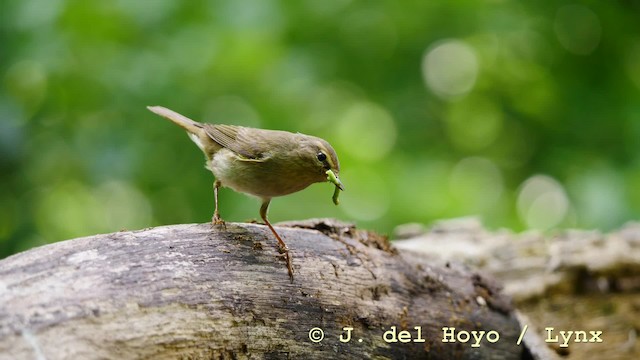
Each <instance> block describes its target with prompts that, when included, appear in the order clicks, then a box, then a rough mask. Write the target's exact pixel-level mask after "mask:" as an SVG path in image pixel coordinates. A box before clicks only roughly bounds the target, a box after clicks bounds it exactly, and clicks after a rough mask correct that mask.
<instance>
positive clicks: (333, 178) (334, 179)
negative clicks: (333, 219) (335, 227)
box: [326, 170, 344, 205]
mask: <svg viewBox="0 0 640 360" xmlns="http://www.w3.org/2000/svg"><path fill="white" fill-rule="evenodd" d="M326 174H327V181H328V182H330V183H332V184H334V185H335V186H336V189H335V191H334V192H333V203H334V204H336V205H338V204H339V203H340V201H339V200H338V195H339V194H340V190H342V191H344V185H342V182H341V181H340V179H338V178H337V177H336V174H334V173H333V171H332V170H327V172H326Z"/></svg>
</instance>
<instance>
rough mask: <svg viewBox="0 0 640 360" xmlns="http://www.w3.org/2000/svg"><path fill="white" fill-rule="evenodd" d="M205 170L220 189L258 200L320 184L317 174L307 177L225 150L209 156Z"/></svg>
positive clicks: (273, 162) (275, 163)
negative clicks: (219, 183)
mask: <svg viewBox="0 0 640 360" xmlns="http://www.w3.org/2000/svg"><path fill="white" fill-rule="evenodd" d="M208 168H209V169H210V170H211V172H213V174H214V176H215V177H216V179H218V180H220V182H221V183H222V185H223V186H226V187H229V188H231V189H233V190H235V191H237V192H242V193H246V194H250V195H254V196H257V197H261V198H267V197H269V198H270V197H276V196H283V195H287V194H291V193H294V192H297V191H300V190H302V189H304V188H306V187H308V186H309V185H311V184H313V183H314V182H319V181H323V179H322V177H321V176H319V175H318V174H315V173H313V174H309V173H308V171H305V169H300V168H298V167H296V166H295V164H294V165H291V164H288V163H286V162H283V161H281V160H278V159H277V158H270V157H267V158H265V159H260V160H251V159H243V158H241V157H239V156H238V155H237V154H235V153H234V152H233V151H231V150H228V149H226V148H222V149H220V150H219V151H217V152H216V153H215V154H214V155H213V156H212V158H211V160H210V161H209V162H208Z"/></svg>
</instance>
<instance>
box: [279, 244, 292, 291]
mask: <svg viewBox="0 0 640 360" xmlns="http://www.w3.org/2000/svg"><path fill="white" fill-rule="evenodd" d="M278 251H279V252H280V254H278V255H277V256H278V257H283V258H284V260H285V261H286V262H287V271H288V272H289V279H290V280H291V282H293V264H292V263H291V255H290V254H289V249H288V248H287V247H286V246H284V247H282V246H278Z"/></svg>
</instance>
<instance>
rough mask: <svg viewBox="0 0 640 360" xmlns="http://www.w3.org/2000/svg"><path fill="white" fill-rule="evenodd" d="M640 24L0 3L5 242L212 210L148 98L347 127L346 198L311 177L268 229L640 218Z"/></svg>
mask: <svg viewBox="0 0 640 360" xmlns="http://www.w3.org/2000/svg"><path fill="white" fill-rule="evenodd" d="M638 19H640V6H639V4H638V2H637V1H595V0H594V1H583V2H565V1H556V0H543V1H508V0H503V1H499V0H495V1H489V0H487V1H470V0H465V1H440V0H438V1H425V0H413V1H381V0H371V1H358V0H326V1H315V0H301V1H277V0H228V1H222V0H221V1H179V0H138V1H130V0H112V1H81V0H4V1H2V3H0V257H4V256H7V255H9V254H12V253H15V252H17V251H21V250H24V249H28V248H31V247H33V246H37V245H41V244H44V243H48V242H53V241H57V240H63V239H68V238H73V237H78V236H84V235H90V234H94V233H101V232H113V231H117V230H120V229H125V228H126V229H138V228H144V227H148V226H156V225H162V224H172V223H191V222H205V221H208V220H209V219H210V216H211V212H212V208H213V193H212V190H211V185H212V181H213V177H212V175H211V174H210V173H209V172H207V171H205V170H204V169H203V164H204V163H203V156H202V155H201V154H200V152H199V150H198V149H197V148H196V147H195V146H194V145H193V144H192V143H191V142H190V141H189V140H188V138H187V137H186V136H185V134H184V133H183V131H181V130H180V129H179V128H177V127H176V126H174V125H173V124H171V123H170V122H168V121H166V120H163V119H161V118H159V117H157V116H155V115H153V114H151V113H150V112H148V111H147V110H146V109H145V106H146V105H164V106H167V107H169V108H172V109H175V110H176V111H178V112H181V113H183V114H185V115H187V116H189V117H192V118H194V119H196V120H200V121H206V122H214V123H215V122H218V123H231V124H240V125H248V126H255V127H263V128H270V129H284V130H289V131H294V132H295V131H298V132H303V133H309V134H313V135H317V136H320V137H323V138H325V139H327V140H328V141H329V142H331V143H332V144H333V145H334V147H335V148H336V151H337V152H338V154H339V155H340V160H341V163H342V174H341V178H342V179H343V181H344V183H345V185H346V187H347V190H346V192H344V193H343V194H342V197H341V200H342V203H341V205H340V206H339V207H335V206H334V205H333V204H332V202H331V194H332V191H333V189H332V188H331V186H330V185H328V184H316V185H314V186H312V187H310V188H309V189H307V190H305V191H303V192H300V193H297V194H294V195H291V196H288V197H285V198H281V199H275V200H274V201H273V203H272V207H271V213H270V218H271V219H272V220H273V221H274V222H276V221H282V220H291V219H298V218H307V217H338V218H342V219H345V220H351V221H355V222H357V223H358V225H359V226H361V227H367V228H372V229H375V230H378V231H381V232H386V233H389V232H391V231H392V229H393V227H394V226H395V225H398V224H401V223H405V222H421V223H429V222H431V221H433V220H435V219H441V218H448V217H457V216H467V215H478V216H480V217H481V218H482V219H483V221H484V222H485V223H486V224H487V225H488V226H490V227H494V228H495V227H508V228H512V229H516V230H522V229H527V228H540V229H549V228H561V227H573V226H577V227H587V228H590V227H597V228H602V229H608V228H611V227H615V226H620V225H621V224H623V223H624V222H626V221H628V220H631V219H637V218H638V215H639V214H640V187H639V186H638V184H639V183H640V141H639V139H640V97H639V91H640V25H639V24H640V22H639V21H638ZM221 202H222V208H221V211H222V215H223V217H224V218H226V219H227V220H228V221H244V220H247V219H250V218H257V217H258V203H257V201H256V200H255V199H251V198H248V197H246V196H243V195H241V194H235V193H233V192H232V191H231V190H226V191H223V192H222V194H221Z"/></svg>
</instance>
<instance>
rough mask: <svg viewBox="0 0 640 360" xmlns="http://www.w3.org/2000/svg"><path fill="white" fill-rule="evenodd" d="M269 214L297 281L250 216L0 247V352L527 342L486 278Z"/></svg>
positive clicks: (267, 350) (343, 351)
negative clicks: (277, 222) (2, 251)
mask: <svg viewBox="0 0 640 360" xmlns="http://www.w3.org/2000/svg"><path fill="white" fill-rule="evenodd" d="M283 225H284V226H283ZM276 228H277V230H278V232H279V233H280V234H281V236H283V238H284V240H285V241H286V242H287V244H288V246H289V248H290V249H291V254H292V258H293V264H294V270H295V279H294V281H293V282H290V281H289V278H288V275H287V270H286V266H285V263H284V261H283V259H282V257H280V256H278V255H279V254H278V251H277V246H276V241H275V239H274V238H273V235H272V234H271V233H270V232H269V230H268V229H267V228H266V227H265V226H263V225H257V224H239V223H227V224H226V229H225V228H219V227H215V226H213V225H211V224H191V225H173V226H163V227H157V228H151V229H145V230H140V231H123V232H118V233H113V234H105V235H96V236H90V237H85V238H79V239H74V240H68V241H63V242H59V243H55V244H51V245H46V246H42V247H39V248H35V249H32V250H29V251H26V252H23V253H20V254H16V255H14V256H11V257H9V258H6V259H4V260H1V261H0V358H1V359H34V358H37V359H96V358H101V359H125V358H126V359H134V358H154V359H175V358H184V359H187V358H188V359H196V358H211V359H254V358H255V359H261V358H265V359H269V358H284V357H291V358H317V359H335V358H345V359H346V358H349V359H353V358H379V359H385V358H430V359H455V358H459V359H485V358H486V359H489V358H491V359H520V358H527V356H530V355H529V353H528V350H527V349H526V347H525V346H524V345H523V344H522V345H519V346H518V345H516V342H517V339H518V337H519V334H520V327H519V324H518V321H517V319H516V317H515V315H514V312H513V309H512V307H511V305H510V301H509V299H508V297H506V296H505V295H503V294H502V293H501V292H500V289H499V287H498V285H496V283H495V282H494V281H493V280H491V279H490V278H488V277H486V276H484V275H481V274H479V273H478V272H476V271H473V270H470V269H468V268H466V267H464V266H462V265H456V264H454V263H441V262H438V261H426V260H425V259H424V257H422V256H421V255H420V254H419V253H417V252H414V251H410V250H398V249H396V248H394V247H393V246H392V245H390V243H389V242H388V241H387V240H386V239H385V238H383V237H381V236H379V235H376V234H374V233H371V232H367V231H363V230H358V229H356V228H355V227H353V226H352V225H350V224H344V223H340V222H337V221H335V220H311V221H306V222H297V223H288V224H282V225H281V226H278V227H276ZM444 327H447V328H455V330H451V329H449V330H446V331H443V328H444ZM314 328H320V329H322V330H323V333H324V338H323V340H322V341H317V340H318V339H319V337H320V331H315V332H312V331H311V330H312V329H314ZM345 328H352V329H353V330H351V331H349V330H345ZM402 331H406V332H402ZM460 331H469V332H471V331H485V333H475V335H476V336H480V334H482V335H483V337H482V340H480V341H476V339H475V338H474V336H473V335H472V334H471V333H468V335H469V339H468V340H467V341H466V342H462V341H461V340H465V339H466V334H467V333H464V332H460ZM489 331H493V333H491V334H489V333H488V332H489ZM394 333H395V336H394ZM454 333H455V334H456V335H453V336H447V334H454ZM347 335H350V336H351V338H350V341H349V342H341V341H340V339H341V338H342V339H343V340H346V339H347ZM311 338H313V340H316V341H312V339H311ZM394 338H395V340H396V342H389V340H394ZM443 338H444V339H445V340H452V342H443ZM404 341H408V342H406V343H405V342H404ZM476 342H477V343H478V345H479V346H477V347H474V346H472V345H473V344H474V343H476Z"/></svg>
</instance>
